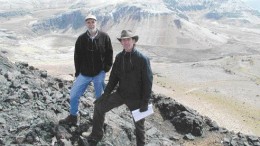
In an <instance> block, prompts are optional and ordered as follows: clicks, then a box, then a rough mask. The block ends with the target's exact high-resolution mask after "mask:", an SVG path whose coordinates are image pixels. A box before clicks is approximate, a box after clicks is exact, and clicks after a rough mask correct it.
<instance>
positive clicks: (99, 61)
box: [74, 31, 113, 77]
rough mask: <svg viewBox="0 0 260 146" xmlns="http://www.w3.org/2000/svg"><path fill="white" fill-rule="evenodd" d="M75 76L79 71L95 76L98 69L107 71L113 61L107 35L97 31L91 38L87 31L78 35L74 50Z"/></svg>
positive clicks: (98, 71)
mask: <svg viewBox="0 0 260 146" xmlns="http://www.w3.org/2000/svg"><path fill="white" fill-rule="evenodd" d="M74 63H75V70H76V73H75V76H78V75H79V74H80V73H81V74H83V75H86V76H91V77H93V76H96V75H97V74H99V73H100V71H102V70H104V71H105V72H108V71H109V70H110V68H111V66H112V63H113V48H112V45H111V40H110V38H109V36H108V35H107V34H106V33H104V32H102V31H98V34H97V36H96V37H95V38H94V39H93V40H92V39H91V38H90V35H89V33H88V31H86V32H85V33H83V34H82V35H80V36H79V37H78V39H77V41H76V45H75V52H74Z"/></svg>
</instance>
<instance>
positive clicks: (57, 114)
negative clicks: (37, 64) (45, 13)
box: [0, 55, 260, 146]
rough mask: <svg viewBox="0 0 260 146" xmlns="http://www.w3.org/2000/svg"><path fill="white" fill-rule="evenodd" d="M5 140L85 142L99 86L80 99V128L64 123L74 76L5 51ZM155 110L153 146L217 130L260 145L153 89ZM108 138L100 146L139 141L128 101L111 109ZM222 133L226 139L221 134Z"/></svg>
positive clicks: (1, 79)
mask: <svg viewBox="0 0 260 146" xmlns="http://www.w3.org/2000/svg"><path fill="white" fill-rule="evenodd" d="M0 57H1V58H0V60H1V61H0V67H1V69H0V93H1V98H0V126H1V129H0V145H11V144H18V145H20V144H26V145H55V146H58V145H75V146H76V145H82V146H84V145H85V146H87V145H88V143H87V141H86V136H88V134H89V132H90V130H91V128H92V122H93V121H92V115H93V101H94V99H93V98H92V97H93V86H90V87H89V88H88V92H86V93H85V94H84V96H83V97H82V98H81V100H80V124H79V126H78V127H73V126H72V127H70V126H68V125H59V124H58V120H60V119H61V118H64V117H65V116H67V115H68V112H69V111H68V110H69V90H70V87H71V85H72V81H65V80H62V79H58V78H54V77H51V76H50V75H48V73H47V71H42V70H39V69H37V68H34V67H33V66H30V65H29V64H28V63H24V62H19V63H15V64H12V63H11V62H9V61H8V60H7V59H6V58H5V57H3V56H2V55H0ZM151 101H152V102H153V104H154V110H155V113H154V115H152V116H149V117H148V118H147V119H146V125H145V126H146V137H147V146H154V145H156V146H157V145H163V146H171V145H183V144H184V145H185V143H188V142H190V141H194V143H195V145H196V140H197V139H198V140H200V141H201V139H204V140H206V139H207V135H210V134H212V133H213V134H216V135H218V137H216V140H215V141H216V143H217V144H218V145H241V144H243V145H259V143H260V138H259V137H257V136H249V135H244V134H242V133H238V134H235V133H233V132H230V131H228V130H226V129H225V128H221V127H219V126H218V125H217V123H216V122H214V121H212V120H210V119H209V118H207V117H204V116H201V115H199V113H197V112H196V111H194V110H192V109H190V108H188V107H186V106H183V105H181V104H179V103H178V102H176V101H174V100H173V99H172V98H170V97H165V96H163V95H157V94H153V97H152V100H151ZM104 132H105V133H104V134H105V135H104V138H103V139H102V141H101V142H100V143H99V144H98V145H109V146H112V145H115V146H117V145H135V134H134V125H133V120H132V116H131V115H130V111H129V110H128V109H127V108H126V106H121V107H118V108H115V109H113V110H112V111H110V112H108V113H107V114H106V121H105V125H104ZM218 138H220V139H218Z"/></svg>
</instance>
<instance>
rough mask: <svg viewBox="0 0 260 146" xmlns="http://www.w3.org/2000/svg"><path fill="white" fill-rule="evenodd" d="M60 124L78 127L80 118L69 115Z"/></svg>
mask: <svg viewBox="0 0 260 146" xmlns="http://www.w3.org/2000/svg"><path fill="white" fill-rule="evenodd" d="M59 124H65V125H70V126H72V125H73V126H78V116H73V115H69V116H68V117H66V118H65V119H61V120H60V121H59Z"/></svg>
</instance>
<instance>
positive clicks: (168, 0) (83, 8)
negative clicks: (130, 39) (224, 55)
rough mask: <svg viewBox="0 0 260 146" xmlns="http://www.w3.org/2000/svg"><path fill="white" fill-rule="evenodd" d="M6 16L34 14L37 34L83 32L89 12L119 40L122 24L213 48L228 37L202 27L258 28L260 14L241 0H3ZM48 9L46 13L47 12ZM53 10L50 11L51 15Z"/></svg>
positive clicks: (148, 38) (174, 42)
mask: <svg viewBox="0 0 260 146" xmlns="http://www.w3.org/2000/svg"><path fill="white" fill-rule="evenodd" d="M0 2H1V3H2V4H3V5H2V6H0V8H1V10H2V11H1V12H0V19H12V18H14V17H25V16H30V17H32V19H31V20H30V22H27V27H28V28H29V29H30V30H31V31H32V32H33V33H36V34H40V35H41V34H46V33H49V32H59V33H70V34H71V33H72V34H79V33H82V30H84V29H85V26H84V17H85V15H87V14H88V13H90V12H91V13H93V14H95V15H96V16H97V18H98V20H99V27H100V28H101V29H102V30H105V31H106V32H108V33H109V34H110V35H111V36H112V38H114V39H113V41H117V40H116V36H117V35H118V34H120V31H121V30H122V29H132V30H133V31H135V32H136V33H137V34H138V35H140V37H141V38H142V39H140V42H139V44H145V45H155V46H175V47H187V46H190V44H194V43H195V44H198V45H197V46H196V47H199V48H201V47H202V48H207V47H211V46H215V45H221V44H223V43H226V42H227V41H228V39H229V38H228V37H227V36H226V35H225V34H222V33H221V32H214V31H213V30H211V29H210V28H207V27H202V26H201V25H200V24H201V23H208V22H214V21H215V22H218V23H220V24H227V25H232V26H238V27H240V26H246V27H254V26H258V25H259V24H260V13H259V12H258V11H256V10H253V9H251V8H250V7H248V6H246V5H245V3H244V2H242V1H240V0H218V1H214V0H192V1H191V0H153V1H149V0H143V1H138V0H133V1H127V0H111V1H109V2H108V1H105V0H97V1H95V2H93V1H84V0H77V1H72V0H67V1H62V0H57V1H44V0H24V1H18V0H12V1H7V0H0ZM44 14H45V15H44ZM46 14H48V15H46Z"/></svg>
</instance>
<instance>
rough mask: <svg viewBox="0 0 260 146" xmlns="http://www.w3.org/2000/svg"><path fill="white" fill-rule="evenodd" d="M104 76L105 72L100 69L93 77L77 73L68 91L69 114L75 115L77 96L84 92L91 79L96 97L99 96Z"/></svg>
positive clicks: (77, 103) (102, 89)
mask: <svg viewBox="0 0 260 146" xmlns="http://www.w3.org/2000/svg"><path fill="white" fill-rule="evenodd" d="M105 76H106V73H105V72H104V71H101V72H100V73H99V74H98V75H96V76H94V77H88V76H84V75H82V74H79V76H78V77H77V78H76V80H75V82H74V83H73V86H72V88H71V91H70V114H71V115H74V116H75V115H77V114H78V107H79V98H80V97H81V96H82V95H83V94H84V92H85V90H86V89H87V87H88V85H89V83H90V82H91V81H92V82H93V83H94V88H95V95H96V99H97V98H99V97H100V96H101V94H102V93H103V91H104V88H105V82H104V80H105Z"/></svg>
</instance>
